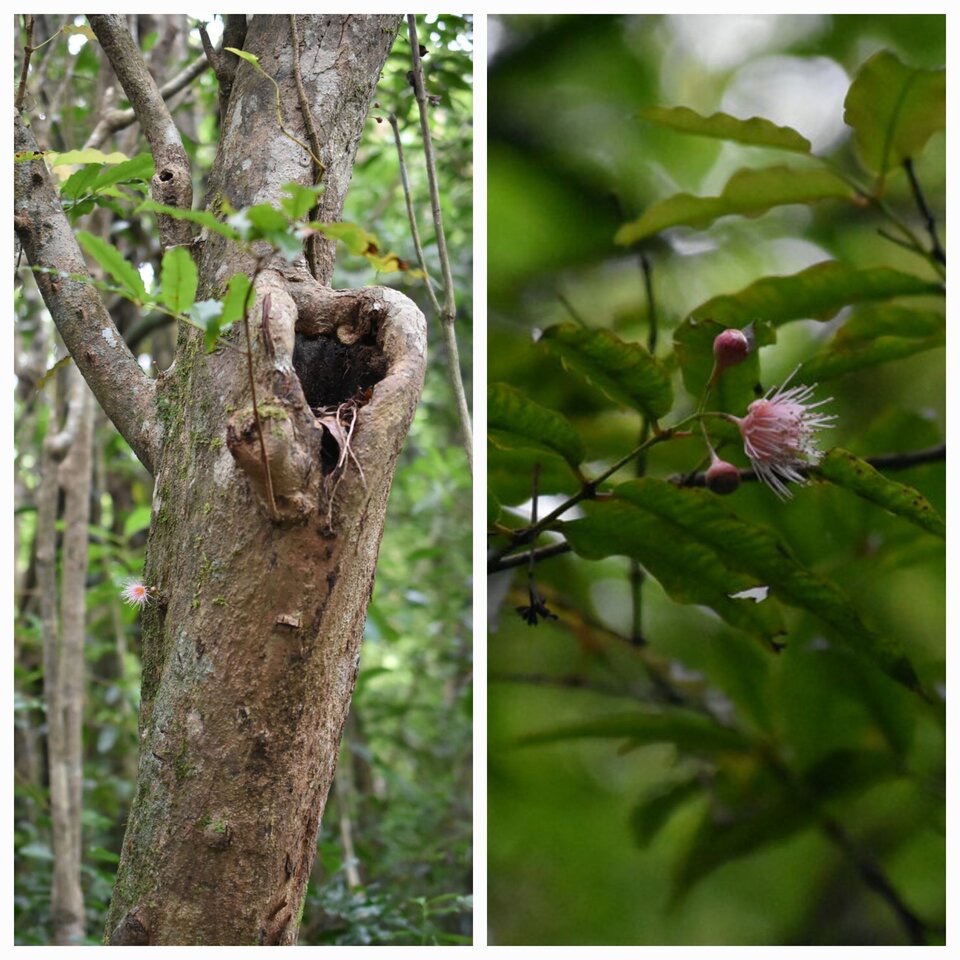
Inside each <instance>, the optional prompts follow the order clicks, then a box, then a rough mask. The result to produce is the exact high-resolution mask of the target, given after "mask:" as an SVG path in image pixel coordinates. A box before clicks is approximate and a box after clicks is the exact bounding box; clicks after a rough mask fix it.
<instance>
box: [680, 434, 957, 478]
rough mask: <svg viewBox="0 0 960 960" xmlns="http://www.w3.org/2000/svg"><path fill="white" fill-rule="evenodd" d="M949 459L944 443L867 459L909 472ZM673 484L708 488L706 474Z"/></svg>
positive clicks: (807, 468)
mask: <svg viewBox="0 0 960 960" xmlns="http://www.w3.org/2000/svg"><path fill="white" fill-rule="evenodd" d="M946 457H947V445H946V444H944V443H942V444H940V445H939V446H936V447H928V448H926V449H925V450H913V451H911V452H909V453H887V454H882V455H880V456H876V457H867V458H866V462H867V463H869V464H870V466H872V467H874V468H875V469H877V470H907V469H909V468H910V467H915V466H918V465H920V464H923V463H936V462H938V461H941V460H945V459H946ZM796 469H797V472H798V473H800V474H801V475H802V476H804V477H807V476H810V475H811V474H815V473H816V469H817V468H816V465H814V464H810V465H799V466H797V468H796ZM669 479H670V482H671V483H675V484H677V486H681V487H704V486H706V474H705V473H694V474H689V475H686V476H684V475H679V474H678V475H676V476H672V477H670V478H669ZM740 479H741V480H742V481H747V482H749V481H753V480H756V479H757V475H756V473H755V472H754V471H753V470H741V471H740Z"/></svg>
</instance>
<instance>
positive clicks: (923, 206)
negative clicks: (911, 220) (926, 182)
mask: <svg viewBox="0 0 960 960" xmlns="http://www.w3.org/2000/svg"><path fill="white" fill-rule="evenodd" d="M903 169H904V170H906V171H907V176H908V177H909V178H910V186H911V188H912V189H913V199H914V200H915V201H916V204H917V209H918V210H919V211H920V215H921V216H922V217H923V221H924V224H925V225H926V228H927V233H928V234H930V246H931V250H930V253H931V255H932V256H933V257H934V258H935V259H937V260H939V261H940V263H942V264H944V265H946V262H947V255H946V254H945V253H944V250H943V247H942V246H941V245H940V238H939V237H938V236H937V222H936V220H934V219H933V214H932V213H931V212H930V208H929V207H928V206H927V198H926V197H925V196H924V195H923V190H922V189H921V187H920V181H919V180H918V179H917V174H916V171H915V170H914V169H913V160H911V159H910V157H907V159H906V160H904V161H903Z"/></svg>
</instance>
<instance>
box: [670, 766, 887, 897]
mask: <svg viewBox="0 0 960 960" xmlns="http://www.w3.org/2000/svg"><path fill="white" fill-rule="evenodd" d="M897 775H898V770H897V767H896V765H895V763H894V762H893V759H892V758H891V757H890V755H889V754H885V753H881V752H880V751H875V750H836V751H833V752H832V753H830V754H828V755H827V756H826V757H824V758H823V759H821V760H820V761H819V762H818V763H816V764H815V765H814V766H813V767H812V768H810V769H809V770H808V771H806V772H805V773H804V774H803V775H802V776H800V777H798V778H797V780H796V782H795V783H794V784H792V785H791V787H790V788H789V789H785V788H784V787H782V786H775V785H772V784H767V785H762V784H761V786H765V788H764V789H757V788H756V787H754V789H752V790H751V791H749V793H748V794H747V796H746V797H745V798H744V800H743V801H742V802H741V803H740V804H738V805H736V806H734V807H732V808H731V807H730V806H728V805H726V804H725V805H724V816H723V818H722V820H719V819H718V817H717V816H716V812H715V810H707V811H706V812H705V813H704V815H703V817H702V818H701V820H700V824H699V826H698V827H697V830H696V832H695V833H694V837H693V841H692V843H691V844H690V847H689V848H688V850H687V853H686V855H685V857H684V859H683V860H682V862H681V863H680V864H679V866H678V869H677V873H676V875H675V877H674V883H673V895H672V900H673V902H674V905H676V903H677V902H678V901H680V900H681V899H682V898H683V897H684V896H685V895H686V894H687V893H689V892H690V890H691V889H692V887H693V886H694V885H695V884H696V883H698V882H699V881H701V880H703V879H704V878H705V877H706V876H708V875H709V874H710V873H712V872H713V871H714V870H716V869H717V868H718V867H721V866H723V864H725V863H729V862H731V861H732V860H736V859H739V858H741V857H744V856H747V855H748V854H752V853H756V852H757V851H759V850H761V849H763V848H764V847H767V846H769V845H770V844H772V843H778V842H781V841H783V840H784V839H786V838H787V837H790V836H793V835H794V834H796V833H798V832H799V831H800V830H803V829H806V828H807V827H809V826H811V825H812V824H813V823H814V822H815V819H816V816H817V814H818V811H819V805H820V804H821V803H828V802H830V801H832V800H835V799H837V798H839V797H842V796H844V795H847V794H851V793H856V792H863V791H864V790H867V789H869V788H870V787H872V786H874V785H875V784H877V783H878V782H881V781H883V780H888V779H892V778H894V777H896V776H897ZM721 776H723V775H722V774H721Z"/></svg>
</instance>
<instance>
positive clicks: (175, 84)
mask: <svg viewBox="0 0 960 960" xmlns="http://www.w3.org/2000/svg"><path fill="white" fill-rule="evenodd" d="M209 66H210V64H209V62H208V61H207V58H206V57H197V59H196V60H194V61H193V63H191V64H190V65H189V66H186V67H184V68H183V70H181V71H180V72H179V73H178V74H177V75H176V76H173V77H171V78H170V79H169V80H168V81H167V82H166V83H165V84H164V85H163V86H162V87H160V96H161V97H163V99H164V100H169V99H170V98H171V97H174V96H176V95H177V94H178V93H180V91H181V90H184V89H185V88H186V87H188V86H189V85H190V84H191V83H193V81H194V80H196V79H197V77H199V76H200V75H201V74H202V73H204V72H205V71H206V70H207V69H208V67H209ZM136 119H137V114H136V111H135V110H134V109H133V107H128V108H127V109H126V110H108V111H107V112H106V113H105V114H104V115H103V116H102V117H101V118H100V120H98V121H97V125H96V126H95V127H94V128H93V130H92V132H91V133H90V136H89V137H87V142H86V143H85V144H84V145H83V146H84V149H88V148H90V147H95V148H99V147H101V146H102V145H103V143H104V141H106V139H107V137H109V136H111V135H112V134H114V133H117V132H118V131H120V130H124V129H126V128H127V127H129V126H130V125H131V124H133V123H135V122H136Z"/></svg>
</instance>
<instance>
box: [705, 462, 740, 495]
mask: <svg viewBox="0 0 960 960" xmlns="http://www.w3.org/2000/svg"><path fill="white" fill-rule="evenodd" d="M712 459H713V462H712V463H711V464H710V469H709V470H707V475H706V480H707V487H708V488H709V489H710V490H712V491H713V492H714V493H719V494H720V495H721V496H726V494H728V493H733V491H734V490H736V489H737V487H739V486H740V471H739V470H738V469H737V468H736V467H735V466H734V465H733V464H732V463H727V461H726V460H721V459H720V458H719V457H717V456H714V457H713V458H712Z"/></svg>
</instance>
